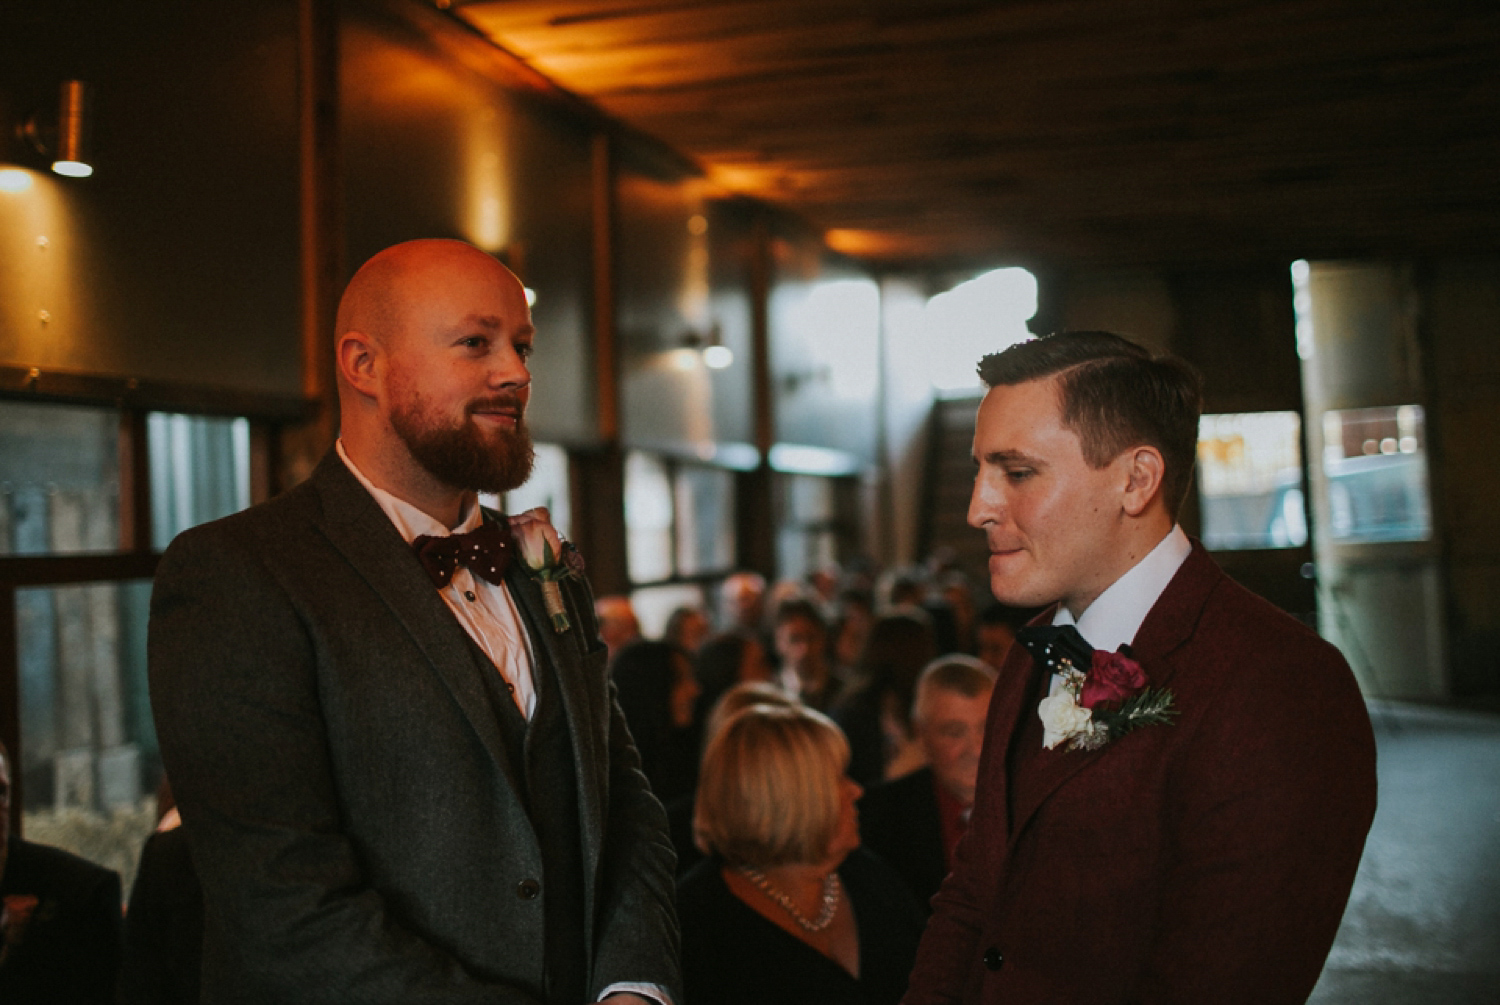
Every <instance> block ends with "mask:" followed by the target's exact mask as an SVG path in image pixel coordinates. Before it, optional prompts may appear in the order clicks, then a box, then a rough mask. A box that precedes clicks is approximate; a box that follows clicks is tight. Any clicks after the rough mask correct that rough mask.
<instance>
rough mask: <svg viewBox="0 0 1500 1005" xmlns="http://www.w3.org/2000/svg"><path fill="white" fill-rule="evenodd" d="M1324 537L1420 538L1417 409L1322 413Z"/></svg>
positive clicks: (1422, 463) (1422, 443) (1420, 425)
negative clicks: (1325, 481)
mask: <svg viewBox="0 0 1500 1005" xmlns="http://www.w3.org/2000/svg"><path fill="white" fill-rule="evenodd" d="M1323 474H1324V475H1325V476H1326V477H1327V479H1328V511H1329V512H1328V524H1329V536H1330V537H1332V538H1333V539H1334V540H1335V541H1343V542H1348V543H1357V542H1367V541H1425V540H1427V539H1428V538H1429V537H1431V536H1432V514H1431V509H1430V505H1429V502H1428V496H1427V432H1426V422H1425V416H1424V414H1423V411H1422V406H1420V405H1398V406H1394V407H1386V408H1353V409H1345V410H1342V411H1330V412H1325V413H1324V414H1323Z"/></svg>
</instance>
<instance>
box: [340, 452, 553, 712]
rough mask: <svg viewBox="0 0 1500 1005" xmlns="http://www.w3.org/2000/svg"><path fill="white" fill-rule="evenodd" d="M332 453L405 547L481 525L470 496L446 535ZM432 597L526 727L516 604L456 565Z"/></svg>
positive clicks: (525, 664) (522, 636)
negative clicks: (473, 646)
mask: <svg viewBox="0 0 1500 1005" xmlns="http://www.w3.org/2000/svg"><path fill="white" fill-rule="evenodd" d="M337 449H338V453H339V459H340V460H342V461H343V462H344V464H345V465H346V466H347V467H348V468H349V472H350V473H351V474H353V475H354V477H355V478H357V479H359V483H360V484H361V485H363V486H364V487H365V490H366V491H367V492H369V493H370V495H372V496H374V497H375V502H376V503H378V504H379V506H380V508H381V509H382V510H383V511H384V512H385V515H386V516H388V517H390V518H391V523H393V524H395V525H396V530H397V531H399V532H400V534H401V536H402V537H403V538H405V540H406V543H407V544H411V543H412V542H413V541H415V540H416V539H417V538H418V537H420V536H422V535H423V534H426V535H427V536H429V537H447V536H448V535H450V534H466V533H468V532H469V531H471V530H474V529H475V528H477V527H478V526H479V525H480V524H482V523H483V522H484V514H483V513H482V512H481V511H480V509H479V498H478V497H477V496H475V495H473V494H470V496H469V498H468V499H467V500H466V501H465V502H464V509H463V515H462V516H461V517H460V519H459V521H458V526H457V527H454V528H452V529H451V530H450V529H449V528H447V527H444V526H443V525H442V524H441V523H440V522H438V521H437V520H434V519H433V518H432V517H430V516H428V515H427V514H426V513H423V512H422V511H421V510H419V509H417V507H415V506H413V505H412V504H411V503H409V502H406V501H405V500H404V499H398V498H396V497H395V496H393V495H391V494H390V493H389V492H387V491H385V489H382V488H380V487H379V486H377V485H374V484H372V483H371V482H370V479H368V478H366V477H365V474H364V472H363V471H360V470H359V468H358V467H357V466H356V465H355V463H354V462H353V461H352V460H350V459H349V455H348V454H346V453H345V452H344V441H343V440H339V441H338V443H337ZM438 593H439V594H440V595H441V596H442V598H443V602H444V603H445V604H447V605H448V608H449V610H451V611H452V612H453V614H454V616H455V617H457V618H458V623H459V624H460V625H463V627H464V631H466V632H468V633H469V637H470V638H472V639H473V640H474V641H475V642H476V643H477V644H478V645H479V648H480V649H483V650H484V654H485V655H486V656H488V657H489V658H490V661H491V662H492V663H494V664H495V667H496V668H497V669H498V670H499V671H500V675H501V676H502V677H504V678H505V682H506V684H508V685H509V688H508V689H507V690H510V692H511V696H512V697H513V698H515V701H516V707H517V708H518V709H520V710H521V714H522V715H524V716H525V717H526V720H527V721H528V722H529V721H531V715H532V713H533V712H535V711H536V684H535V682H534V680H533V678H532V675H531V639H530V637H529V636H528V635H527V634H526V627H525V626H524V625H523V624H522V623H521V613H520V612H519V611H517V610H516V602H515V600H514V599H512V597H511V595H510V590H508V589H506V588H505V587H504V586H496V585H495V584H493V583H491V582H488V581H487V580H483V579H480V578H479V577H478V576H475V575H474V574H473V573H472V572H470V571H469V567H468V566H466V565H464V564H462V563H460V564H459V566H458V569H457V571H456V572H454V573H453V578H452V579H450V580H449V581H448V585H447V586H445V587H443V588H442V589H441V590H439V591H438Z"/></svg>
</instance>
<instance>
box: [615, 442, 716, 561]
mask: <svg viewBox="0 0 1500 1005" xmlns="http://www.w3.org/2000/svg"><path fill="white" fill-rule="evenodd" d="M734 520H735V507H734V473H733V472H731V471H726V470H724V469H722V468H714V467H709V466H707V465H703V464H691V463H687V462H684V461H676V460H671V459H668V458H664V457H661V456H659V455H657V454H651V453H646V452H645V451H639V450H633V451H631V452H630V453H628V454H626V455H625V535H626V536H625V550H626V561H627V563H628V565H629V570H630V581H631V582H632V583H633V584H635V585H637V586H641V585H647V584H652V583H666V582H680V581H683V580H701V579H704V578H707V577H712V576H715V575H722V574H724V573H726V572H728V571H730V570H731V569H732V568H733V566H734V553H735V535H734Z"/></svg>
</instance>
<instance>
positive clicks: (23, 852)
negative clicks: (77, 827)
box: [5, 838, 120, 897]
mask: <svg viewBox="0 0 1500 1005" xmlns="http://www.w3.org/2000/svg"><path fill="white" fill-rule="evenodd" d="M101 885H105V886H112V887H113V888H114V889H115V890H119V888H120V876H119V873H117V872H115V871H114V870H113V869H106V868H105V867H104V866H102V865H98V864H96V863H94V862H90V861H89V860H88V859H86V858H83V857H82V856H80V855H75V854H73V853H72V852H70V851H66V850H64V849H62V848H55V847H53V846H52V845H45V844H36V843H35V842H32V841H25V840H21V839H19V838H12V839H11V844H10V849H9V852H8V854H7V860H6V868H5V887H6V891H7V892H9V893H37V894H41V893H48V894H51V895H54V896H62V897H69V896H74V897H76V896H83V895H86V894H88V893H89V892H90V891H93V890H95V889H97V888H99V887H100V886H101Z"/></svg>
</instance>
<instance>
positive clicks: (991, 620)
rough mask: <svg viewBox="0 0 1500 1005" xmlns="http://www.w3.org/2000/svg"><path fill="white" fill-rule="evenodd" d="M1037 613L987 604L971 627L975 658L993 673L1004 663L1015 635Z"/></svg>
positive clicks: (1030, 609)
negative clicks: (981, 661)
mask: <svg viewBox="0 0 1500 1005" xmlns="http://www.w3.org/2000/svg"><path fill="white" fill-rule="evenodd" d="M1039 613H1041V612H1040V610H1038V609H1037V608H1032V607H1007V606H1005V605H1004V604H990V605H989V606H988V607H986V608H985V609H984V610H983V611H980V612H979V618H978V620H977V621H976V623H975V629H974V635H975V641H976V643H977V644H976V647H975V655H977V656H978V657H979V658H980V659H981V660H983V661H984V662H985V664H987V665H988V666H990V667H992V668H993V669H995V670H999V669H1000V665H1001V664H1002V663H1004V662H1005V657H1006V656H1007V655H1008V654H1009V653H1010V647H1011V646H1012V645H1013V644H1014V643H1015V641H1016V632H1018V631H1020V630H1021V629H1022V628H1024V627H1025V626H1026V623H1027V622H1028V621H1030V620H1031V619H1032V618H1034V617H1036V616H1037V615H1038V614H1039Z"/></svg>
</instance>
